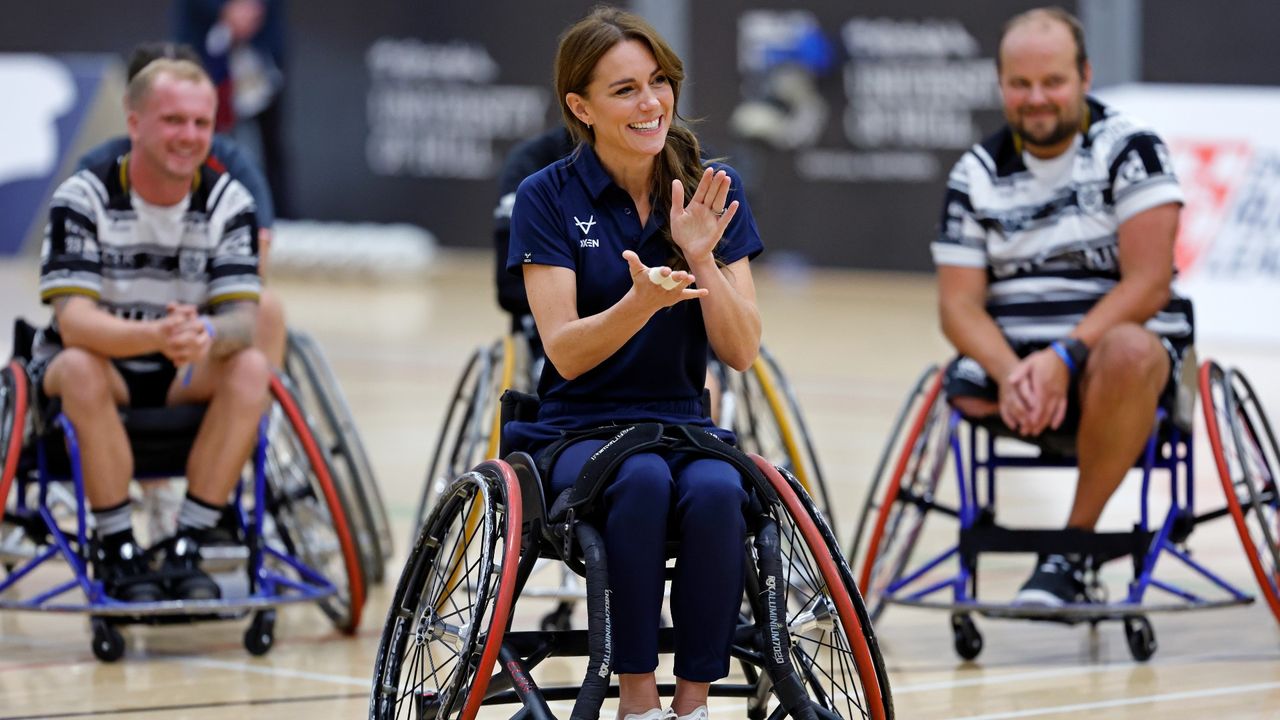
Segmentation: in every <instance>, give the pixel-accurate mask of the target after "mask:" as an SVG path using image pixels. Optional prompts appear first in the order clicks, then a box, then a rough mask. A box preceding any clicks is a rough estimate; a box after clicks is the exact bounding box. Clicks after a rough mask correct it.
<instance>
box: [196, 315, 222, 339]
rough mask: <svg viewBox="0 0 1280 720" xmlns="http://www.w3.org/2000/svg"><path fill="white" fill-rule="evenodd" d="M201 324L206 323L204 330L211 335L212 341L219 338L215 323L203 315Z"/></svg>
mask: <svg viewBox="0 0 1280 720" xmlns="http://www.w3.org/2000/svg"><path fill="white" fill-rule="evenodd" d="M200 322H203V323H204V330H205V332H207V333H209V339H210V340H212V339H214V338H216V337H218V333H217V332H216V331H215V330H214V329H213V321H212V320H210V319H209V317H208V316H207V315H201V316H200Z"/></svg>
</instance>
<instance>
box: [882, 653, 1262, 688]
mask: <svg viewBox="0 0 1280 720" xmlns="http://www.w3.org/2000/svg"><path fill="white" fill-rule="evenodd" d="M1260 659H1280V653H1262V654H1260V655H1259V654H1257V653H1246V654H1231V653H1206V654H1204V655H1189V656H1185V657H1170V658H1166V659H1165V660H1163V661H1160V660H1155V661H1152V662H1144V663H1139V662H1115V663H1105V664H1102V665H1079V666H1076V667H1069V668H1055V669H1052V670H1031V671H1027V672H1013V673H1007V674H1004V675H980V676H977V677H971V678H961V679H957V680H939V681H937V682H926V683H918V684H914V685H902V686H898V685H894V686H892V689H893V694H894V695H895V696H896V695H907V694H910V693H918V692H930V691H933V690H951V689H955V688H964V687H975V686H982V687H988V686H992V685H1004V684H1011V683H1018V682H1023V681H1027V680H1045V679H1053V678H1062V677H1071V676H1073V675H1092V674H1097V673H1110V672H1113V671H1115V670H1124V669H1126V668H1128V669H1133V668H1139V667H1162V668H1163V667H1176V666H1179V665H1195V664H1200V663H1213V662H1252V661H1256V660H1260ZM893 673H894V670H893V669H892V668H891V669H890V670H889V674H890V676H892V675H893Z"/></svg>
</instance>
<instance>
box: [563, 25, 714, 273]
mask: <svg viewBox="0 0 1280 720" xmlns="http://www.w3.org/2000/svg"><path fill="white" fill-rule="evenodd" d="M627 40H637V41H639V42H641V43H643V44H644V45H646V46H647V47H648V48H649V51H650V52H652V53H653V57H654V60H656V61H657V63H658V69H659V70H660V71H661V72H662V74H663V75H665V76H666V77H667V82H668V83H670V85H671V93H672V96H673V98H674V102H673V103H672V107H673V108H675V107H679V103H680V84H681V82H683V81H684V63H683V62H681V60H680V56H678V55H676V53H675V51H674V50H672V49H671V46H670V45H668V44H667V42H666V41H665V40H663V39H662V36H661V35H659V34H658V31H657V30H654V29H653V26H651V25H650V24H649V23H647V22H645V20H644V18H641V17H640V16H638V15H634V14H632V13H629V12H626V11H625V10H619V9H618V8H614V7H608V6H599V7H596V8H594V9H593V10H592V11H591V13H590V14H589V15H587V16H586V17H585V18H583V19H582V20H579V21H578V22H577V23H575V24H574V25H573V26H572V27H570V28H569V29H568V30H566V31H565V32H564V34H563V35H561V36H560V46H559V47H558V48H557V49H556V67H555V85H556V97H558V98H559V99H560V112H561V114H562V115H563V116H564V124H565V126H566V127H568V128H569V132H570V134H572V135H573V138H574V140H576V141H577V142H579V143H589V144H592V145H594V143H595V134H594V133H593V131H592V129H591V127H590V126H589V125H587V124H586V123H584V122H582V121H581V120H579V119H578V117H577V116H576V115H574V114H573V111H572V110H570V109H569V106H568V103H566V102H565V101H564V98H565V96H567V95H568V94H569V93H577V94H578V95H582V96H583V97H586V96H587V86H588V85H590V84H591V80H592V77H593V76H594V74H595V69H596V64H597V63H599V62H600V58H601V57H603V56H604V54H605V53H607V52H609V50H611V49H613V47H614V46H615V45H617V44H618V43H620V42H624V41H627ZM676 118H679V119H681V120H683V118H680V115H679V113H678V112H677V113H676ZM676 118H671V119H669V120H675V119H676ZM701 158H702V151H701V149H700V148H699V147H698V138H697V137H696V136H695V135H694V134H693V131H691V130H689V129H688V128H686V127H682V126H678V125H676V124H675V122H670V124H669V126H668V129H667V143H666V147H664V148H663V150H662V152H661V153H659V154H658V157H657V161H656V163H655V165H654V173H653V188H652V190H651V191H650V194H651V196H652V200H653V207H654V209H655V210H658V211H662V212H665V211H666V210H667V209H669V208H670V207H671V181H672V180H675V179H677V178H679V180H680V182H681V183H682V184H683V185H684V187H685V193H686V197H687V196H688V194H689V193H692V192H693V189H694V188H696V187H697V186H698V181H699V180H700V179H702V159H701ZM662 234H663V237H665V238H666V240H667V243H668V244H669V245H670V246H671V252H672V255H673V261H672V262H671V263H669V264H670V265H671V266H672V268H673V269H680V270H685V269H688V263H686V262H685V259H684V253H683V252H681V250H680V248H679V247H677V246H676V244H675V243H674V242H673V241H672V240H671V228H670V227H669V226H667V225H663V227H662Z"/></svg>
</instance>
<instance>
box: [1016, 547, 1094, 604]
mask: <svg viewBox="0 0 1280 720" xmlns="http://www.w3.org/2000/svg"><path fill="white" fill-rule="evenodd" d="M1087 601H1088V598H1087V596H1086V595H1085V585H1084V562H1083V560H1081V559H1079V558H1075V557H1067V556H1065V555H1058V554H1056V553H1055V554H1052V555H1041V556H1040V559H1039V561H1038V563H1037V565H1036V570H1035V572H1033V573H1031V577H1029V578H1027V581H1026V582H1025V583H1023V584H1022V588H1021V589H1019V590H1018V594H1017V596H1015V597H1014V598H1013V604H1014V605H1040V606H1042V607H1061V606H1063V605H1070V604H1074V603H1082V602H1087Z"/></svg>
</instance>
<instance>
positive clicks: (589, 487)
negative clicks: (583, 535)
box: [541, 423, 779, 523]
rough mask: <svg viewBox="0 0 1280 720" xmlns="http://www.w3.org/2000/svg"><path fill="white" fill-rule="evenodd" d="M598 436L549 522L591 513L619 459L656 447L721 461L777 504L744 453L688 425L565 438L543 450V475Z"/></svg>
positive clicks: (602, 430) (610, 430) (656, 425)
mask: <svg viewBox="0 0 1280 720" xmlns="http://www.w3.org/2000/svg"><path fill="white" fill-rule="evenodd" d="M601 437H607V438H608V440H607V441H606V442H605V444H604V445H603V446H602V447H601V448H600V449H599V450H597V451H596V452H595V453H593V454H592V455H591V457H589V458H587V462H586V463H585V464H584V465H583V466H582V470H581V472H580V473H579V474H578V479H577V481H576V482H575V483H574V485H573V487H572V488H570V490H569V491H568V492H564V493H561V495H560V497H558V498H556V500H555V502H554V504H553V505H552V507H551V510H550V512H549V513H548V518H549V520H550V522H551V523H558V522H560V521H562V520H565V519H566V516H569V515H570V513H572V514H575V515H579V516H581V515H582V514H584V513H586V512H589V511H590V510H592V509H593V508H594V507H595V504H596V501H597V500H598V499H599V497H600V493H601V492H602V491H603V490H604V488H605V487H606V486H607V485H608V483H609V481H610V480H612V479H613V476H614V475H615V474H616V473H617V471H618V468H619V467H621V466H622V463H623V461H625V460H626V459H627V458H629V457H631V456H632V455H635V454H636V453H642V452H649V451H652V450H655V449H658V448H662V449H664V450H666V451H669V452H684V453H689V454H692V455H696V456H699V457H706V458H712V459H716V460H723V461H724V462H727V463H729V464H730V465H732V466H733V467H734V468H736V469H737V470H738V472H739V473H740V474H741V475H742V477H743V478H745V479H746V480H747V482H749V483H750V485H751V487H752V489H754V490H755V492H756V494H757V495H758V496H759V497H760V498H761V499H762V500H764V501H765V502H766V503H769V504H775V503H777V502H779V500H778V496H777V493H776V492H775V491H774V489H773V486H772V485H771V484H770V483H769V481H768V480H766V479H765V477H764V475H762V474H761V473H760V469H759V468H757V467H756V465H755V463H754V462H752V461H751V458H749V457H747V455H746V453H744V452H742V451H741V450H739V449H738V448H736V447H734V446H733V445H730V444H729V443H727V442H725V441H724V440H721V439H720V438H719V437H718V436H716V435H715V434H714V433H712V432H710V431H708V430H706V429H705V428H700V427H696V426H692V425H664V424H662V423H640V424H636V425H626V426H610V427H604V428H597V429H595V430H588V431H585V432H582V433H571V434H566V435H565V437H563V438H561V439H560V440H558V441H557V442H556V444H554V445H552V446H551V447H550V448H548V449H547V451H546V452H544V454H543V462H542V465H543V466H544V467H543V468H541V469H542V470H543V471H544V473H545V475H544V476H545V477H550V475H549V471H550V466H551V465H552V464H553V463H554V461H555V459H556V458H557V457H558V456H559V454H560V452H561V451H563V450H564V448H565V447H567V446H568V445H570V444H572V443H576V442H580V441H582V440H590V439H596V438H601Z"/></svg>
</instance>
